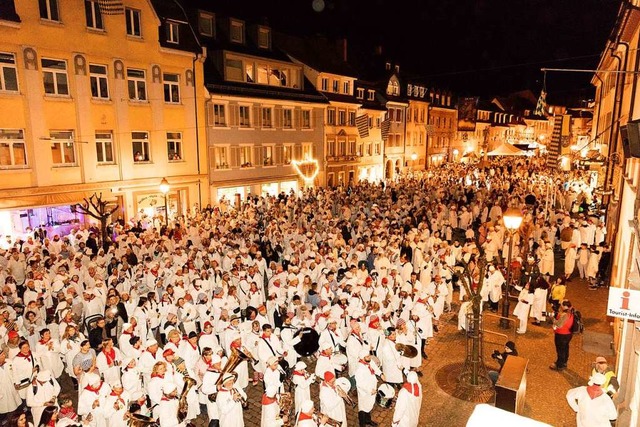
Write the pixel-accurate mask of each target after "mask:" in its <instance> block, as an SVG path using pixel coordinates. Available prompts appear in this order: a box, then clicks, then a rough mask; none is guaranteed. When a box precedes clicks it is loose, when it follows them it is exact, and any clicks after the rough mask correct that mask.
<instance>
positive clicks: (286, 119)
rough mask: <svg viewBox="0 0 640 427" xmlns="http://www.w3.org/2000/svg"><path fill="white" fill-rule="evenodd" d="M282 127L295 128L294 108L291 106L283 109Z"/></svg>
mask: <svg viewBox="0 0 640 427" xmlns="http://www.w3.org/2000/svg"><path fill="white" fill-rule="evenodd" d="M282 128H283V129H293V110H292V109H291V108H285V109H284V110H282Z"/></svg>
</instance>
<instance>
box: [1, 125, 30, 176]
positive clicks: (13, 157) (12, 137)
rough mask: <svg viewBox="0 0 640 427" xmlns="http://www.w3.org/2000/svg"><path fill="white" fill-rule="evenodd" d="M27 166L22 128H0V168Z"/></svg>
mask: <svg viewBox="0 0 640 427" xmlns="http://www.w3.org/2000/svg"><path fill="white" fill-rule="evenodd" d="M26 166H27V149H26V146H25V142H24V132H23V130H22V129H0V168H2V169H10V168H24V167H26Z"/></svg>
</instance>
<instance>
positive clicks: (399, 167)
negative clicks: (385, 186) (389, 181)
mask: <svg viewBox="0 0 640 427" xmlns="http://www.w3.org/2000/svg"><path fill="white" fill-rule="evenodd" d="M401 170H402V162H401V161H400V159H398V160H396V174H397V175H400V171H401Z"/></svg>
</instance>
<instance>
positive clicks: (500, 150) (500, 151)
mask: <svg viewBox="0 0 640 427" xmlns="http://www.w3.org/2000/svg"><path fill="white" fill-rule="evenodd" d="M525 155H526V153H525V152H524V151H522V150H520V149H519V148H517V147H514V146H513V145H511V144H509V143H506V142H503V143H502V144H500V145H499V146H498V147H497V148H496V149H495V150H493V151H489V152H488V153H487V156H525Z"/></svg>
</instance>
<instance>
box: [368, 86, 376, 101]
mask: <svg viewBox="0 0 640 427" xmlns="http://www.w3.org/2000/svg"><path fill="white" fill-rule="evenodd" d="M375 96H376V91H374V90H371V89H369V90H368V95H367V99H368V100H369V101H373V100H374V98H375Z"/></svg>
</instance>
